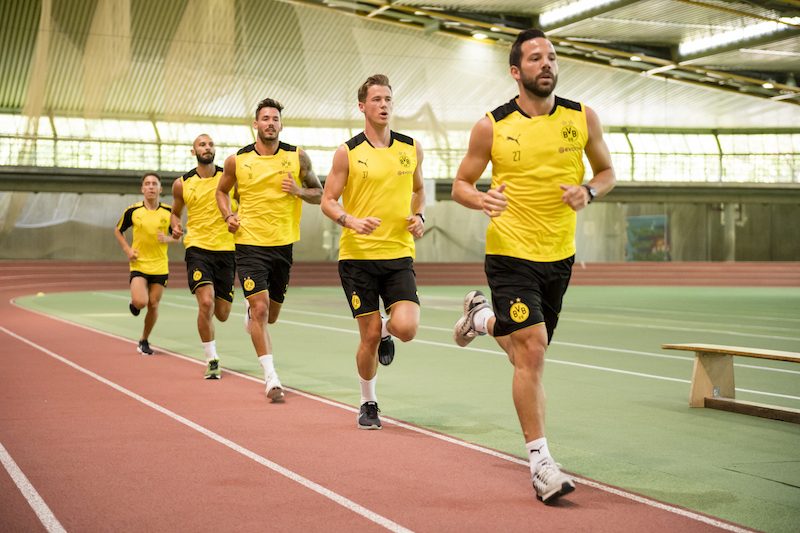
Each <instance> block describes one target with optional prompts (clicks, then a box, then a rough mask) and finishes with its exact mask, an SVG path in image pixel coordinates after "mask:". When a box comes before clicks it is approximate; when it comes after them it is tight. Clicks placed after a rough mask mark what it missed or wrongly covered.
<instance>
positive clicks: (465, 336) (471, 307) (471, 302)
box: [453, 290, 491, 347]
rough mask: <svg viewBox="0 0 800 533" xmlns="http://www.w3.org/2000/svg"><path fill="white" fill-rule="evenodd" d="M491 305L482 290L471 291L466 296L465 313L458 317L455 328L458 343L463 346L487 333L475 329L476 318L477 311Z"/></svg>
mask: <svg viewBox="0 0 800 533" xmlns="http://www.w3.org/2000/svg"><path fill="white" fill-rule="evenodd" d="M490 307H491V306H490V305H489V302H488V301H487V300H486V296H484V294H483V293H482V292H481V291H477V290H476V291H469V292H468V293H467V295H466V296H464V315H463V316H462V317H461V318H459V319H458V321H457V322H456V325H455V327H454V328H453V340H454V341H456V344H458V345H459V346H462V347H463V346H466V345H467V344H469V343H471V342H472V341H473V340H474V339H475V337H477V336H479V335H486V333H480V332H478V330H476V329H475V325H474V318H475V313H477V312H478V311H480V310H481V309H487V308H490Z"/></svg>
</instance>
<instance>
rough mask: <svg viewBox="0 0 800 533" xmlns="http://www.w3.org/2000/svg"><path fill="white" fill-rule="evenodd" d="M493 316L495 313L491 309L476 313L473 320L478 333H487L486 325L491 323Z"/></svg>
mask: <svg viewBox="0 0 800 533" xmlns="http://www.w3.org/2000/svg"><path fill="white" fill-rule="evenodd" d="M493 316H494V311H492V308H491V307H487V308H486V309H481V310H480V311H478V312H477V313H475V316H474V317H473V318H472V325H473V327H474V328H475V331H477V332H478V333H487V329H486V325H487V324H488V323H489V319H490V318H492V317H493Z"/></svg>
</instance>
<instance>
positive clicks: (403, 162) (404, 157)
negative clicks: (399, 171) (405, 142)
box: [400, 152, 411, 168]
mask: <svg viewBox="0 0 800 533" xmlns="http://www.w3.org/2000/svg"><path fill="white" fill-rule="evenodd" d="M400 164H401V165H402V166H404V167H406V168H408V167H409V166H410V165H411V159H409V157H408V156H407V155H406V153H405V152H400Z"/></svg>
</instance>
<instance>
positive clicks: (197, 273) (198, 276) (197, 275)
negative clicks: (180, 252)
mask: <svg viewBox="0 0 800 533" xmlns="http://www.w3.org/2000/svg"><path fill="white" fill-rule="evenodd" d="M202 277H203V273H202V272H200V271H199V270H197V269H196V268H195V269H194V273H193V274H192V279H193V280H195V281H200V279H201V278H202Z"/></svg>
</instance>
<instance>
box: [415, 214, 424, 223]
mask: <svg viewBox="0 0 800 533" xmlns="http://www.w3.org/2000/svg"><path fill="white" fill-rule="evenodd" d="M414 216H415V217H419V219H420V220H421V221H422V223H423V224H424V223H425V215H423V214H422V213H414Z"/></svg>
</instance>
